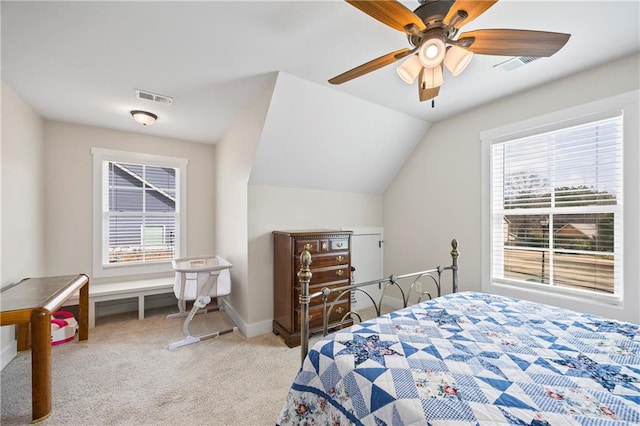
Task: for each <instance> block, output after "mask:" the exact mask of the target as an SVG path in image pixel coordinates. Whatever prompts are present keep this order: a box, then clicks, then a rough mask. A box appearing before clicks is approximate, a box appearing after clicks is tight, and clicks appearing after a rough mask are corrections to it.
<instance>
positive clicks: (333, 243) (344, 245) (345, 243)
mask: <svg viewBox="0 0 640 426" xmlns="http://www.w3.org/2000/svg"><path fill="white" fill-rule="evenodd" d="M329 250H330V251H340V250H349V238H339V239H333V238H332V239H331V240H329Z"/></svg>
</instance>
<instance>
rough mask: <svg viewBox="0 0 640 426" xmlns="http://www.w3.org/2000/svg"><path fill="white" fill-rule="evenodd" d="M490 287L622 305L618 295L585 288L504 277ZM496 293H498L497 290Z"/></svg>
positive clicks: (559, 298)
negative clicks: (576, 288) (577, 288)
mask: <svg viewBox="0 0 640 426" xmlns="http://www.w3.org/2000/svg"><path fill="white" fill-rule="evenodd" d="M490 287H491V288H495V289H498V290H500V289H502V290H509V291H514V292H522V293H528V294H531V295H537V296H540V297H545V298H549V299H555V300H560V301H561V300H569V301H572V302H580V303H589V304H591V305H596V306H611V307H613V306H617V307H621V306H622V305H623V299H622V298H621V297H620V296H614V295H608V294H602V293H596V292H589V291H586V290H573V289H569V288H563V287H556V286H553V287H551V286H549V285H546V284H536V283H526V282H521V281H510V280H506V279H496V280H493V282H491V283H490ZM496 293H500V292H499V291H497V292H496Z"/></svg>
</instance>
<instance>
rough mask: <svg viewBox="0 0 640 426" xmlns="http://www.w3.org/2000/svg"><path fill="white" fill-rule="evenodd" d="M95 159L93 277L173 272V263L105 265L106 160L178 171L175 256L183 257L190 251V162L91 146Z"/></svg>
mask: <svg viewBox="0 0 640 426" xmlns="http://www.w3.org/2000/svg"><path fill="white" fill-rule="evenodd" d="M91 155H92V156H93V276H94V277H116V276H123V275H138V274H152V273H162V272H171V271H172V270H173V267H172V264H171V261H170V260H167V261H153V262H149V263H136V264H133V265H131V264H114V265H107V264H104V263H103V260H104V258H105V257H104V250H105V247H107V245H106V244H105V238H106V232H105V227H106V224H105V223H104V221H103V218H104V217H105V215H104V211H103V207H104V205H105V204H104V203H105V202H106V203H107V205H108V197H109V194H108V193H107V191H105V190H104V189H105V185H104V179H108V175H106V176H105V167H104V166H103V165H104V163H105V162H107V161H113V162H120V163H133V164H144V165H148V166H158V167H172V168H175V169H176V170H177V176H176V191H177V198H178V202H177V203H176V233H177V234H178V235H176V239H175V244H176V247H175V257H176V258H177V257H181V256H182V254H184V253H186V248H187V232H186V231H187V217H186V211H187V209H186V207H187V166H188V164H189V161H188V160H187V159H185V158H179V157H167V156H161V155H154V154H146V153H139V152H130V151H119V150H112V149H105V148H98V147H92V148H91Z"/></svg>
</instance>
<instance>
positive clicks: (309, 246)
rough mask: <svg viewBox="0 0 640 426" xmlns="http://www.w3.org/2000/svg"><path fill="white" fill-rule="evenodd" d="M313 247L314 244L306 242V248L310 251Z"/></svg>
mask: <svg viewBox="0 0 640 426" xmlns="http://www.w3.org/2000/svg"><path fill="white" fill-rule="evenodd" d="M312 248H313V246H312V245H311V244H305V245H304V249H305V250H309V251H311V249H312Z"/></svg>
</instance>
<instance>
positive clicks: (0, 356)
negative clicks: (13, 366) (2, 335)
mask: <svg viewBox="0 0 640 426" xmlns="http://www.w3.org/2000/svg"><path fill="white" fill-rule="evenodd" d="M16 355H18V341H17V340H13V341H12V342H9V343H7V344H5V345H3V347H2V351H1V352H0V361H1V362H2V367H0V370H2V369H4V368H5V367H6V366H7V364H9V363H10V362H11V360H12V359H13V358H15V357H16Z"/></svg>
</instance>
